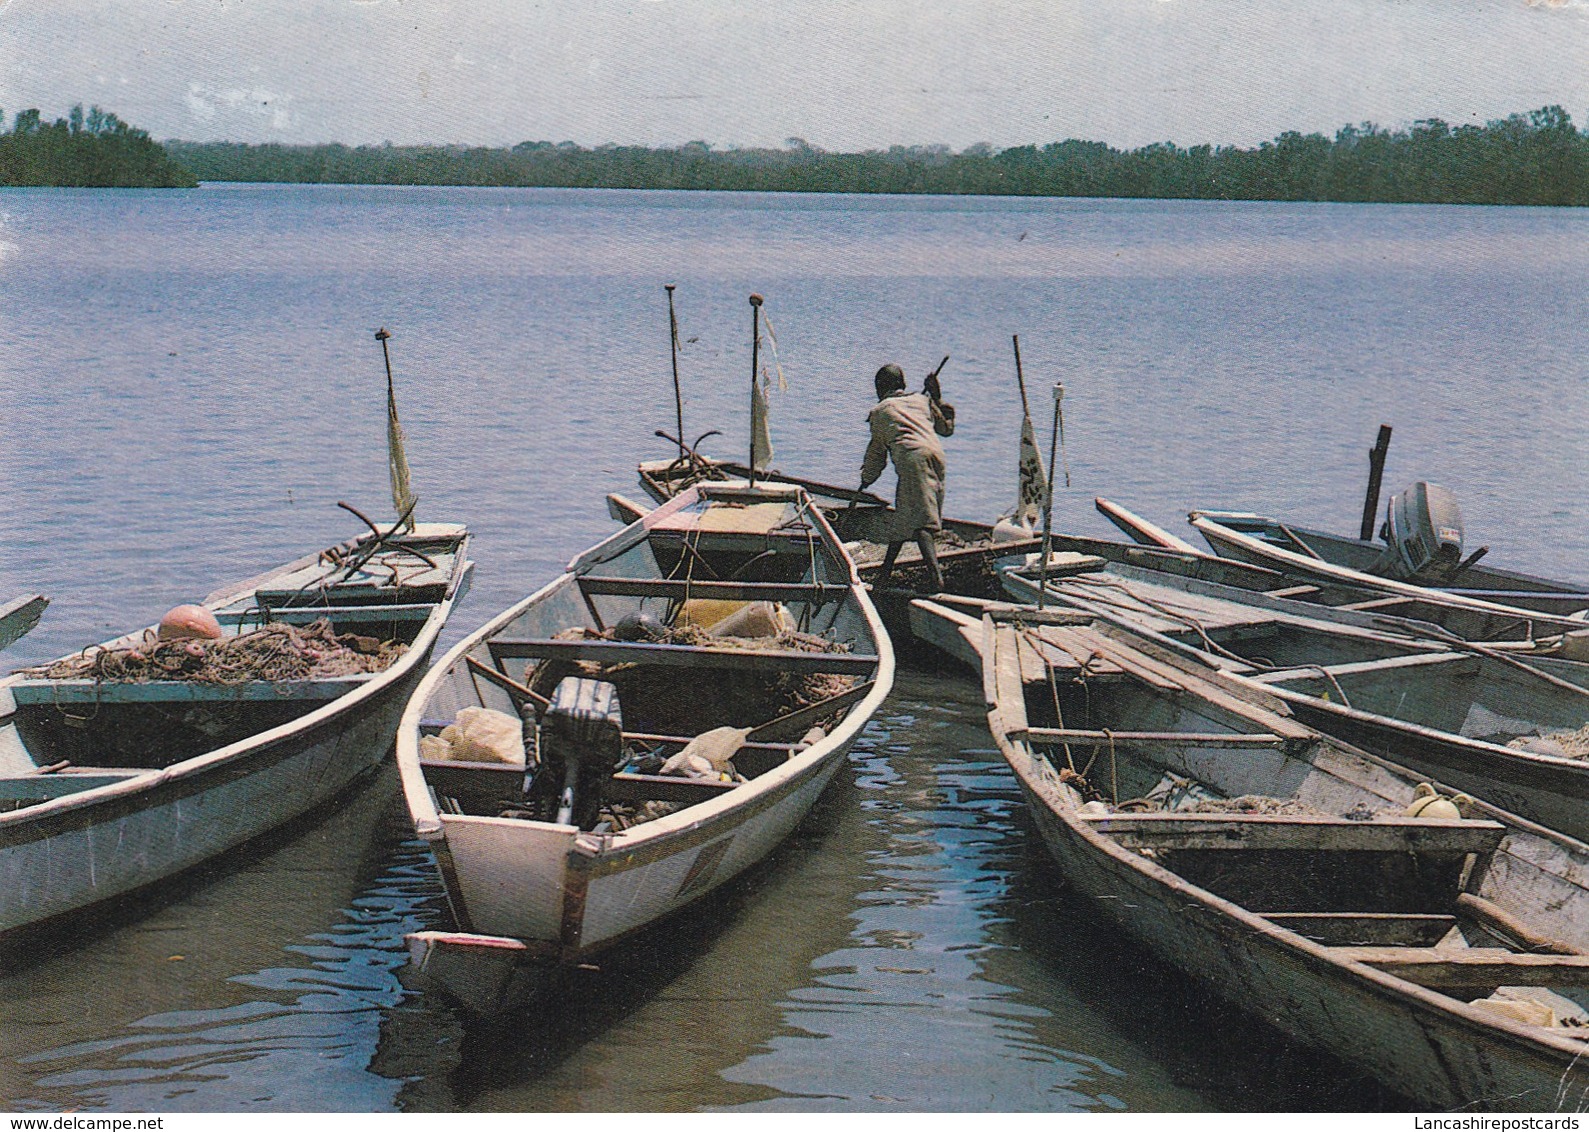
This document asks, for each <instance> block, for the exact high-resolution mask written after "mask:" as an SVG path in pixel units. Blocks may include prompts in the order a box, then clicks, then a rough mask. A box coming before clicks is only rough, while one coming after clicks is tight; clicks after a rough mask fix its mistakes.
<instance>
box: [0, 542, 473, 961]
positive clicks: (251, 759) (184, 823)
mask: <svg viewBox="0 0 1589 1132" xmlns="http://www.w3.org/2000/svg"><path fill="white" fill-rule="evenodd" d="M467 546H468V532H467V531H466V529H465V528H464V527H462V526H459V525H456V524H450V523H422V524H419V525H418V526H417V527H416V528H415V529H414V530H412V531H410V532H407V533H400V534H394V533H392V532H391V531H389V530H387V531H383V532H382V533H381V535H380V537H379V538H377V535H376V534H375V533H371V534H368V535H365V536H362V537H359V538H356V539H352V540H350V541H348V542H345V543H342V544H340V545H339V546H336V547H333V548H331V549H330V551H321V552H319V553H316V554H311V555H307V556H305V557H303V558H300V559H298V560H296V561H294V562H290V563H288V564H287V565H285V566H281V567H279V568H277V569H275V570H272V571H269V572H268V573H265V574H262V575H260V576H258V577H256V578H253V579H251V580H249V581H247V582H243V583H240V584H238V585H235V586H231V587H229V588H227V589H224V590H221V591H218V592H217V593H215V594H213V595H211V596H210V597H209V598H207V599H206V600H205V602H204V604H205V606H206V608H208V609H209V610H210V611H211V612H212V613H213V614H214V616H215V618H216V620H217V621H218V622H219V623H220V627H221V630H222V632H223V634H224V635H225V637H227V638H237V637H240V636H242V635H243V634H245V633H248V632H251V631H254V630H258V629H260V628H261V627H262V626H265V625H275V624H280V623H286V624H295V625H309V624H313V623H314V622H317V621H320V620H326V621H329V622H330V625H331V627H332V628H333V629H334V630H335V631H336V632H337V633H339V634H357V635H359V636H361V637H366V638H374V639H375V642H377V643H378V642H401V643H402V644H403V645H404V646H405V647H404V649H403V650H402V652H401V655H398V656H397V657H396V659H395V660H394V661H393V662H392V663H391V664H390V666H389V667H387V668H385V669H384V670H383V671H378V672H367V673H361V674H359V675H351V676H336V677H331V678H322V679H277V680H254V679H243V678H238V679H235V680H229V681H228V682H225V683H216V682H201V681H197V680H192V679H183V678H177V677H173V678H170V679H159V680H143V681H132V680H119V679H116V678H113V677H109V676H105V675H103V674H102V675H101V677H100V678H95V677H91V676H83V677H60V678H52V677H48V676H43V675H37V674H30V671H31V672H34V673H37V672H40V671H42V669H37V670H25V671H23V672H21V673H17V674H14V675H12V676H9V677H7V678H6V679H5V680H3V681H0V933H6V932H15V931H18V930H20V929H31V928H34V927H37V926H38V925H41V924H43V923H45V922H47V921H52V920H57V919H59V918H61V917H64V916H68V915H69V914H73V913H77V912H81V911H82V910H83V909H85V908H88V907H91V906H93V905H96V904H99V903H101V902H103V901H106V900H110V899H112V898H117V897H122V896H125V895H126V894H128V893H130V892H133V891H135V890H138V889H141V888H144V887H146V886H148V885H151V884H154V883H156V882H159V881H163V880H166V879H168V878H170V877H173V876H175V875H177V874H179V873H181V872H183V871H184V870H187V869H190V868H192V867H193V866H195V865H199V864H201V863H203V862H205V861H208V860H210V859H212V858H214V857H216V856H217V855H219V854H221V853H223V852H225V851H227V850H229V849H232V848H235V847H236V846H238V845H241V844H242V843H244V842H246V841H249V840H250V839H252V838H255V837H258V836H260V835H261V834H264V833H267V832H269V831H271V830H273V829H275V828H276V827H278V826H281V825H283V824H285V823H286V822H288V821H291V820H292V819H294V818H297V817H299V816H301V815H303V814H306V813H308V812H309V811H311V810H313V809H314V808H315V807H317V806H319V805H321V804H323V803H325V802H327V801H328V800H330V799H332V798H334V797H335V796H336V795H338V794H339V793H340V792H341V791H342V790H343V789H344V788H346V787H348V786H349V785H350V784H351V783H352V782H353V781H354V780H355V779H356V778H358V777H359V776H360V775H361V774H363V773H364V772H365V771H367V770H369V769H370V768H371V767H373V766H375V765H376V764H377V763H379V762H380V761H381V760H382V759H383V758H385V757H386V754H387V751H389V750H390V749H391V744H392V739H393V736H394V735H395V734H396V730H397V721H398V719H399V717H400V716H401V713H402V710H403V706H404V704H405V702H406V701H407V698H408V694H409V693H410V692H411V691H412V690H413V688H414V686H415V685H416V684H417V683H418V681H419V678H420V675H421V674H422V673H423V672H424V671H425V668H426V665H427V664H428V663H429V659H430V652H431V649H432V647H433V646H434V644H435V642H436V637H437V635H438V634H439V633H440V632H441V629H442V626H443V624H444V623H445V622H446V619H447V615H448V614H449V613H450V612H451V610H452V608H453V605H454V604H455V603H456V602H457V600H458V599H459V598H460V597H461V596H462V594H463V593H464V592H465V589H466V587H467V582H468V577H469V573H470V571H471V569H472V563H470V562H469V561H468V559H467V558H466V556H465V554H466V550H467ZM146 634H148V635H149V636H148V637H146ZM146 639H152V630H140V631H138V632H134V633H129V634H127V635H125V636H123V637H119V638H116V639H115V640H111V641H106V642H104V643H103V644H101V645H99V646H94V647H93V648H91V649H89V650H85V651H84V654H83V655H85V656H92V655H94V654H96V653H103V652H110V651H113V650H119V649H123V648H130V647H133V646H138V645H140V644H143V643H144V642H145V641H146ZM62 659H63V661H64V660H67V659H69V658H62ZM44 667H46V668H48V667H51V666H44Z"/></svg>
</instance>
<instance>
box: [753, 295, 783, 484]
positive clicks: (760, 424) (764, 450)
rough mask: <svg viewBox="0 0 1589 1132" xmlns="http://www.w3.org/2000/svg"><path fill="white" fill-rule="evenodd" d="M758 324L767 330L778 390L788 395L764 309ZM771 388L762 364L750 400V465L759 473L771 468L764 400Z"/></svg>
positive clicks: (767, 409) (769, 411)
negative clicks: (759, 375)
mask: <svg viewBox="0 0 1589 1132" xmlns="http://www.w3.org/2000/svg"><path fill="white" fill-rule="evenodd" d="M761 321H762V323H763V324H764V325H765V326H766V328H767V345H768V347H769V349H770V351H771V353H772V364H773V368H774V369H775V370H776V371H777V373H778V389H779V391H780V392H783V393H787V392H788V391H789V383H788V382H786V381H785V380H784V376H783V362H782V361H781V360H780V359H779V357H778V335H777V334H776V333H775V332H774V331H773V328H772V319H770V318H768V317H767V311H766V308H765V307H763V308H762V311H761ZM771 388H772V374H771V373H769V372H768V370H767V363H765V362H763V363H762V366H761V380H760V381H758V382H757V383H756V385H755V388H754V389H753V390H752V392H751V398H750V463H751V467H752V468H754V469H755V470H756V471H758V472H765V471H766V470H767V469H768V468H770V467H771V466H772V456H773V448H772V428H771V426H770V417H771V415H772V406H771V404H770V403H769V402H768V400H767V392H768V390H770V389H771Z"/></svg>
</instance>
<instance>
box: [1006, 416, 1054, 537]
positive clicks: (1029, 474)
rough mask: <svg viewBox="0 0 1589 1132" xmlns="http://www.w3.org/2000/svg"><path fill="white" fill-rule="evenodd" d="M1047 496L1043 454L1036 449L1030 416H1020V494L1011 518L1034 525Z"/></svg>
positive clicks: (1041, 515)
mask: <svg viewBox="0 0 1589 1132" xmlns="http://www.w3.org/2000/svg"><path fill="white" fill-rule="evenodd" d="M1047 498H1048V478H1047V477H1046V476H1045V475H1044V474H1043V455H1042V453H1041V452H1039V451H1038V450H1037V436H1036V435H1035V434H1034V433H1033V432H1032V418H1031V417H1022V418H1021V471H1020V495H1019V498H1018V499H1017V500H1016V504H1015V511H1014V513H1013V514H1012V515H1011V518H1012V519H1014V521H1015V522H1017V523H1021V524H1023V525H1025V526H1028V527H1033V526H1036V525H1037V521H1038V520H1039V519H1041V518H1042V517H1043V503H1044V501H1045V500H1046V499H1047Z"/></svg>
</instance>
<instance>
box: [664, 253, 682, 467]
mask: <svg viewBox="0 0 1589 1132" xmlns="http://www.w3.org/2000/svg"><path fill="white" fill-rule="evenodd" d="M673 287H674V284H672V283H668V284H666V289H667V292H668V348H669V349H670V350H671V351H672V354H673V408H674V410H675V411H676V414H677V419H678V427H679V431H678V432H677V433H676V434H675V435H677V437H678V441H679V459H680V460H682V459H684V457H685V452H684V393H683V392H682V391H681V390H680V389H679V320H678V317H677V316H676V315H675V314H674V313H673Z"/></svg>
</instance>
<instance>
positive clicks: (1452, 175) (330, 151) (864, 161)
mask: <svg viewBox="0 0 1589 1132" xmlns="http://www.w3.org/2000/svg"><path fill="white" fill-rule="evenodd" d="M201 181H205V182H222V183H232V184H259V183H271V184H336V185H372V186H373V185H431V186H460V187H462V186H477V187H491V188H547V189H556V188H564V189H631V190H671V191H691V190H710V191H719V192H777V193H813V194H857V195H874V194H875V195H904V196H912V195H933V196H998V197H1040V198H1076V199H1089V198H1091V199H1116V200H1219V201H1242V200H1245V201H1295V202H1300V201H1314V202H1335V203H1343V204H1477V205H1531V206H1566V207H1583V206H1589V133H1586V132H1583V131H1580V130H1579V129H1578V128H1577V127H1576V126H1574V125H1573V122H1572V118H1571V117H1570V116H1569V115H1568V114H1567V112H1566V111H1565V110H1563V109H1562V108H1561V107H1559V106H1545V107H1541V108H1540V109H1538V110H1533V111H1530V112H1528V113H1526V114H1513V115H1511V116H1510V117H1507V118H1504V119H1498V120H1496V121H1492V122H1488V123H1486V124H1485V125H1483V126H1466V125H1465V126H1457V127H1452V126H1450V125H1448V124H1447V123H1445V122H1442V121H1440V120H1439V119H1426V120H1423V121H1419V122H1416V123H1414V124H1413V125H1412V126H1411V127H1409V128H1407V129H1403V130H1385V129H1381V128H1379V127H1377V126H1374V125H1373V124H1371V123H1363V124H1361V125H1357V126H1343V127H1342V128H1341V129H1340V130H1338V131H1336V134H1335V137H1334V138H1327V137H1325V136H1324V135H1322V134H1300V133H1297V132H1295V131H1291V132H1287V133H1284V134H1281V135H1280V136H1279V137H1278V138H1276V139H1275V140H1274V141H1272V142H1264V143H1262V144H1261V145H1258V146H1255V147H1252V148H1249V149H1242V148H1240V147H1238V146H1218V147H1216V146H1211V145H1200V146H1191V147H1188V148H1182V147H1180V146H1177V145H1175V144H1174V143H1171V142H1163V143H1157V144H1154V145H1148V146H1143V147H1141V148H1138V149H1132V150H1120V149H1115V148H1113V147H1111V146H1109V145H1106V144H1104V143H1103V142H1089V141H1078V140H1075V139H1072V140H1068V141H1061V142H1054V143H1051V144H1048V145H1044V146H1041V147H1039V146H1036V145H1026V146H1014V147H1011V148H1008V149H1003V150H995V149H994V148H993V147H992V146H988V145H982V144H979V145H973V146H970V147H968V148H966V149H964V150H961V151H960V152H958V153H955V152H953V151H951V150H950V149H949V148H948V147H947V146H941V145H936V146H893V147H891V148H889V149H887V150H870V151H867V152H864V153H829V152H827V151H825V150H822V149H818V148H817V147H815V146H812V145H809V144H807V143H806V142H804V141H802V140H801V139H799V138H791V139H789V142H788V144H787V145H786V146H785V147H784V148H782V149H714V148H712V147H711V146H710V145H708V144H707V143H705V142H690V143H688V144H686V145H683V146H679V147H677V148H671V149H666V148H647V147H642V146H616V145H601V146H596V147H593V148H586V147H583V146H579V145H576V144H574V143H573V142H559V143H555V144H554V143H552V142H522V143H520V144H519V145H516V146H513V147H512V148H490V147H484V146H474V147H471V146H462V145H451V146H436V145H428V146H394V145H379V146H373V145H365V146H347V145H341V144H326V145H280V144H276V143H264V144H245V143H237V142H188V141H180V140H175V141H168V142H165V143H164V144H163V145H161V144H159V143H156V142H154V141H153V140H152V139H150V138H149V135H148V134H147V133H146V132H145V131H143V130H140V129H136V128H133V127H131V126H129V125H127V124H126V123H125V122H123V121H121V120H120V119H119V118H117V117H116V116H115V115H114V114H110V113H107V112H104V111H101V110H100V109H99V108H98V107H94V108H92V109H91V111H90V112H89V113H88V114H87V115H86V116H85V115H84V113H83V109H82V107H81V106H77V107H73V109H72V112H71V115H70V116H69V117H67V118H61V119H57V120H56V121H55V122H53V123H50V124H46V123H45V122H44V121H43V119H42V118H41V116H40V114H39V112H38V111H37V110H26V111H21V112H19V113H18V114H17V115H16V119H15V123H14V125H13V128H12V129H11V131H10V132H8V133H0V186H17V187H21V186H34V187H128V188H132V187H139V188H191V187H193V186H195V185H197V184H198V183H199V182H201Z"/></svg>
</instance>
